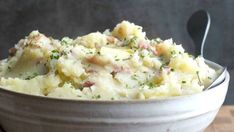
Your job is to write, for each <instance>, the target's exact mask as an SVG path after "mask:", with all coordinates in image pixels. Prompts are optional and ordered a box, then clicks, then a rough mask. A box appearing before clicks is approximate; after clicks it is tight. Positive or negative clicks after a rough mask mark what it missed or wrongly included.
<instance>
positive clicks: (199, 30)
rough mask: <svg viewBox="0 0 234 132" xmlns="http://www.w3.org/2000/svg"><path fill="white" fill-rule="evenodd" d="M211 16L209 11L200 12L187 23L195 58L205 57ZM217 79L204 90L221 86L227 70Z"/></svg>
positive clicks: (223, 68) (222, 69)
mask: <svg viewBox="0 0 234 132" xmlns="http://www.w3.org/2000/svg"><path fill="white" fill-rule="evenodd" d="M210 21H211V20H210V15H209V13H208V12H207V11H204V10H199V11H197V12H195V13H194V14H193V15H192V16H191V17H190V18H189V20H188V22H187V31H188V33H189V35H190V37H191V38H192V39H193V42H194V44H195V56H199V55H200V56H202V57H203V49H204V44H205V41H206V37H207V34H208V31H209V28H210ZM220 70H221V71H220V73H219V75H218V77H217V78H216V79H214V81H213V82H212V83H211V84H210V85H209V86H208V87H206V88H204V89H203V90H208V89H211V88H213V87H215V86H217V85H218V84H220V83H221V82H222V81H223V80H224V78H225V75H226V71H227V68H226V67H222V68H221V69H220Z"/></svg>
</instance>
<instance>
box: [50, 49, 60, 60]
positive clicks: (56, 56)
mask: <svg viewBox="0 0 234 132" xmlns="http://www.w3.org/2000/svg"><path fill="white" fill-rule="evenodd" d="M51 52H52V54H51V55H50V59H51V60H52V59H55V60H57V59H58V58H59V57H60V54H59V51H58V50H52V51H51Z"/></svg>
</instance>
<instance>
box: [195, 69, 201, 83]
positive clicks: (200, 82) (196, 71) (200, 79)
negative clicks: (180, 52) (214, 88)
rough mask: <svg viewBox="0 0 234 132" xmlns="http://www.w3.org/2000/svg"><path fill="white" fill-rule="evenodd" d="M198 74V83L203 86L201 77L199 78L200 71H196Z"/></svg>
mask: <svg viewBox="0 0 234 132" xmlns="http://www.w3.org/2000/svg"><path fill="white" fill-rule="evenodd" d="M196 74H197V78H198V81H199V84H200V85H201V84H202V83H201V79H200V76H199V71H196Z"/></svg>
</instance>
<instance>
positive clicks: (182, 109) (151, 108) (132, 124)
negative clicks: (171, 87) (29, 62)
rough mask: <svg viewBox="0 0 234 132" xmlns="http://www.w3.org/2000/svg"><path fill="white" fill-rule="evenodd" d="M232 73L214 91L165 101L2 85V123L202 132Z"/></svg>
mask: <svg viewBox="0 0 234 132" xmlns="http://www.w3.org/2000/svg"><path fill="white" fill-rule="evenodd" d="M229 79H230V76H229V73H228V72H227V73H226V77H225V80H224V82H222V83H221V84H219V85H218V86H216V87H215V88H212V89H210V90H207V91H204V92H201V93H198V94H193V95H188V96H179V97H172V98H168V99H162V100H146V101H77V100H63V99H53V98H45V97H37V96H31V95H25V94H20V93H15V92H11V91H8V90H4V89H1V88H0V124H1V125H2V127H3V129H5V130H6V132H155V131H157V132H188V131H189V132H198V131H203V130H204V129H205V128H206V127H207V126H208V125H209V124H210V123H211V122H212V121H213V120H214V118H215V116H216V114H217V112H218V110H219V108H220V107H221V105H222V104H223V102H224V99H225V96H226V93H227V89H228V84H229Z"/></svg>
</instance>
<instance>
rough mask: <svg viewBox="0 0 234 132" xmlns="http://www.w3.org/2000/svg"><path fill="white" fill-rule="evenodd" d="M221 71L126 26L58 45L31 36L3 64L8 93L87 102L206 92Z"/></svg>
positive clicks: (1, 79) (1, 81)
mask: <svg viewBox="0 0 234 132" xmlns="http://www.w3.org/2000/svg"><path fill="white" fill-rule="evenodd" d="M215 77H216V72H215V70H213V69H211V68H210V67H209V66H208V65H206V64H205V63H204V59H203V58H202V57H197V58H194V57H193V56H191V55H189V54H188V53H186V52H185V51H184V49H183V47H182V46H181V45H177V44H175V43H174V42H173V41H172V39H168V40H164V41H163V40H161V39H159V38H156V39H148V38H147V37H146V34H145V32H143V31H142V27H140V26H137V25H135V24H133V23H130V22H128V21H123V22H121V23H119V24H117V26H116V27H115V28H114V29H113V30H112V31H110V30H106V31H104V32H103V33H101V32H94V33H90V34H87V35H85V36H81V37H77V38H76V39H71V38H69V37H64V38H62V39H61V40H56V39H53V38H51V37H47V36H45V35H44V34H41V33H39V32H38V31H33V32H31V33H30V34H29V35H28V36H27V37H25V38H24V39H21V40H20V41H19V42H18V44H16V45H15V47H13V48H11V49H10V50H9V57H8V58H7V59H5V60H3V61H1V64H0V86H1V87H2V88H5V89H8V90H12V91H17V92H21V93H26V94H33V95H39V96H47V97H55V98H69V99H82V100H92V99H93V100H128V99H153V98H165V97H170V96H180V95H188V94H194V93H198V92H201V91H202V90H203V88H204V87H206V86H208V85H209V84H210V83H211V82H212V81H213V79H214V78H215Z"/></svg>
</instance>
